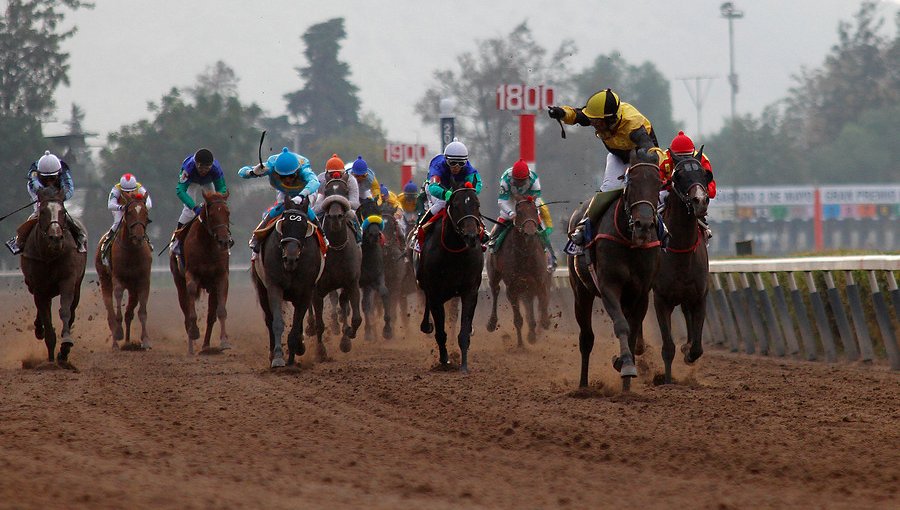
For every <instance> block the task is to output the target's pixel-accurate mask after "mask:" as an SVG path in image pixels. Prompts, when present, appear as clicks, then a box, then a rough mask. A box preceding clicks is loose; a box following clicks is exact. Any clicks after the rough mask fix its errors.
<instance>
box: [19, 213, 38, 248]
mask: <svg viewBox="0 0 900 510" xmlns="http://www.w3.org/2000/svg"><path fill="white" fill-rule="evenodd" d="M37 221H38V219H37V218H28V219H27V220H25V222H24V223H22V224H21V225H19V228H17V229H16V237H18V238H19V243H20V245H24V244H25V240H26V239H28V234H30V233H31V229H33V228H34V226H35V225H36V224H37Z"/></svg>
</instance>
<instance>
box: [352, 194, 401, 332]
mask: <svg viewBox="0 0 900 510" xmlns="http://www.w3.org/2000/svg"><path fill="white" fill-rule="evenodd" d="M381 211H382V209H381V207H379V206H378V205H376V204H375V202H373V201H371V200H368V201H366V202H364V203H362V204H360V207H359V215H360V217H361V218H363V219H364V221H363V233H362V245H361V248H362V261H361V265H360V273H359V290H360V292H361V293H362V310H363V315H365V322H366V327H365V338H366V340H372V339H373V338H374V336H375V319H374V317H373V316H374V312H375V310H374V299H373V298H374V295H375V294H376V293H377V294H378V296H379V297H380V298H381V305H382V314H383V317H384V328H383V329H382V332H381V335H382V337H384V338H385V339H390V338H391V337H393V335H394V331H393V328H392V327H391V315H390V312H391V309H390V302H389V299H390V298H389V296H388V288H387V285H386V283H385V253H384V235H383V232H382V230H383V228H384V221H385V219H384V216H382V214H381Z"/></svg>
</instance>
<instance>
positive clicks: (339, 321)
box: [328, 291, 350, 336]
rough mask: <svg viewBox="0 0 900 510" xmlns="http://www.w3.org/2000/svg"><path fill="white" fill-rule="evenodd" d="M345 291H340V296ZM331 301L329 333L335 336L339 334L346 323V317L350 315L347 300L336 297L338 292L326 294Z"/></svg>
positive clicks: (343, 294)
mask: <svg viewBox="0 0 900 510" xmlns="http://www.w3.org/2000/svg"><path fill="white" fill-rule="evenodd" d="M346 292H347V291H341V297H344V296H346V295H347V294H346ZM328 300H329V301H330V302H331V315H330V316H331V334H333V335H335V336H337V335H340V334H341V331H343V330H344V327H345V326H346V325H347V317H348V316H349V315H350V311H349V301H347V300H346V299H340V300H339V299H338V292H337V291H334V292H331V293H330V294H329V295H328Z"/></svg>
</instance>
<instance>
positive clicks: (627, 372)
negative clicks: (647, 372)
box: [600, 282, 637, 391]
mask: <svg viewBox="0 0 900 510" xmlns="http://www.w3.org/2000/svg"><path fill="white" fill-rule="evenodd" d="M600 287H601V289H600V299H602V300H603V307H604V308H606V314H607V315H608V316H609V318H610V319H612V321H613V332H614V333H615V335H616V338H618V339H619V355H618V356H616V357H614V358H613V367H614V368H615V369H616V370H618V371H619V374H620V375H621V376H622V391H629V390H630V389H631V379H632V378H633V377H637V367H636V366H635V365H634V355H633V354H632V353H631V348H630V347H629V339H630V337H631V328H630V327H629V325H628V319H627V318H626V317H625V312H623V311H622V305H621V303H620V300H621V299H622V289H621V287H619V286H617V285H614V284H610V283H607V282H603V283H601V285H600Z"/></svg>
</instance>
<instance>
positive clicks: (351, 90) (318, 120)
mask: <svg viewBox="0 0 900 510" xmlns="http://www.w3.org/2000/svg"><path fill="white" fill-rule="evenodd" d="M346 36H347V33H346V32H345V31H344V18H334V19H330V20H328V21H326V22H324V23H318V24H316V25H313V26H311V27H309V29H308V30H307V31H306V32H305V33H304V34H303V36H302V40H303V43H304V44H305V46H306V49H305V50H304V51H303V54H304V55H305V56H306V60H307V62H308V65H307V66H306V67H297V68H296V70H297V74H298V76H299V78H300V80H301V81H303V82H304V85H303V88H302V89H300V90H298V91H295V92H291V93H288V94H285V96H284V98H285V100H286V101H287V110H288V112H289V113H290V115H291V116H293V117H294V118H295V119H296V121H297V122H299V123H300V125H301V128H302V132H303V134H304V143H305V144H308V143H311V142H313V141H315V140H318V139H320V138H323V137H325V136H328V135H332V134H334V133H335V132H336V131H337V130H338V129H341V128H350V127H353V126H356V125H358V124H359V111H360V102H359V99H358V98H357V97H356V93H357V91H358V89H357V87H356V86H355V85H353V84H352V83H351V82H350V80H349V76H350V66H348V65H347V64H346V63H345V62H341V61H340V60H339V59H338V53H339V52H340V49H341V40H343V39H344V37H346Z"/></svg>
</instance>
